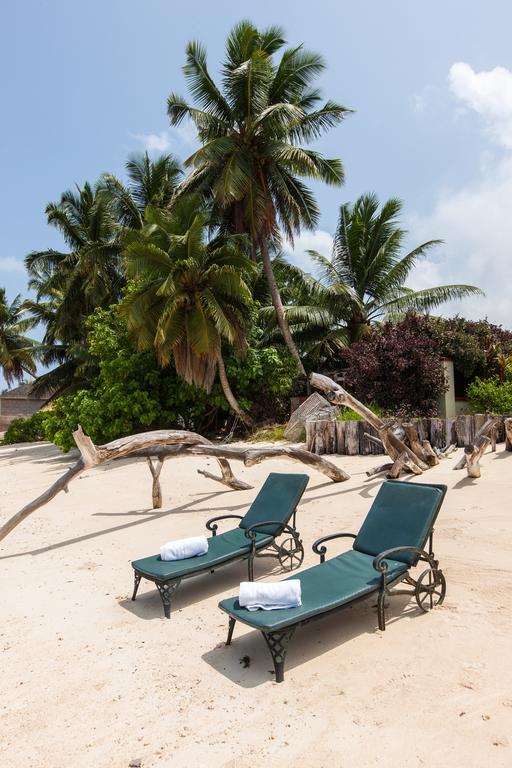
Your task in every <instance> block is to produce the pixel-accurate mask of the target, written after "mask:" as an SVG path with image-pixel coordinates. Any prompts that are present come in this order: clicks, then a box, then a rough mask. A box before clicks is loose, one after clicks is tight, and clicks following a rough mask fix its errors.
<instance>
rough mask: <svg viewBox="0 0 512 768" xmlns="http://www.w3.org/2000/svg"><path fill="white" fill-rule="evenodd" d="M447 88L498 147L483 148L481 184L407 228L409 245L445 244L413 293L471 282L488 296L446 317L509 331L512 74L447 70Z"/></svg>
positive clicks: (440, 201)
mask: <svg viewBox="0 0 512 768" xmlns="http://www.w3.org/2000/svg"><path fill="white" fill-rule="evenodd" d="M448 81H449V86H450V90H451V92H452V94H453V95H454V96H455V98H456V100H457V102H458V104H459V105H460V104H462V105H463V106H464V108H465V109H469V110H472V111H473V112H476V113H477V114H478V115H479V116H481V118H482V120H483V121H484V125H485V135H487V136H488V137H489V138H490V139H491V140H492V141H493V142H494V143H497V144H498V145H499V146H500V147H501V151H498V152H494V153H491V152H489V147H488V146H483V148H482V152H481V156H480V166H479V170H478V175H477V177H476V178H475V179H474V180H473V181H472V182H470V183H468V184H466V185H465V186H463V187H459V188H453V189H446V190H443V191H441V192H440V193H439V194H438V196H437V199H436V201H435V203H434V206H433V209H432V211H431V212H430V213H429V214H427V215H422V216H419V215H416V216H414V217H412V218H411V219H410V220H409V222H408V225H409V230H410V236H411V238H412V244H417V243H419V242H423V241H425V240H430V239H432V238H442V239H443V240H444V241H445V242H444V245H442V246H440V247H439V248H438V249H437V251H436V252H435V254H433V258H430V259H429V260H428V261H427V260H425V261H423V262H420V263H419V264H418V266H417V267H416V269H415V270H414V272H413V273H412V275H411V279H410V280H409V281H408V283H409V285H410V286H411V287H412V288H426V287H429V286H432V285H440V284H443V283H469V284H472V285H477V286H478V287H479V288H481V289H482V290H484V291H485V294H486V296H485V297H472V298H468V299H464V300H463V301H460V302H452V303H451V304H447V305H444V306H443V307H442V308H441V309H440V311H442V313H443V314H444V315H449V314H455V313H458V314H460V315H464V316H465V317H469V318H472V319H478V318H483V317H488V318H489V320H490V321H491V322H495V323H502V324H503V325H505V326H506V327H508V328H512V302H511V300H510V298H509V290H508V287H509V284H510V274H511V264H512V216H511V210H510V205H511V201H512V152H511V151H510V150H512V71H511V70H508V69H506V68H505V67H495V68H494V69H492V70H490V71H482V72H476V71H475V70H474V69H473V68H472V67H471V66H470V65H469V64H467V63H463V62H458V63H457V64H454V65H453V66H452V67H451V68H450V73H449V78H448Z"/></svg>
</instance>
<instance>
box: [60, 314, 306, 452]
mask: <svg viewBox="0 0 512 768" xmlns="http://www.w3.org/2000/svg"><path fill="white" fill-rule="evenodd" d="M87 324H88V337H87V341H88V347H89V352H90V353H91V355H92V356H93V359H94V361H95V362H96V363H97V366H98V369H99V373H98V375H97V377H96V378H95V379H94V381H92V382H91V383H90V385H89V386H88V388H87V389H81V390H79V391H78V392H76V393H75V394H73V395H67V396H64V397H60V398H57V399H56V400H55V401H54V407H53V410H52V411H51V412H50V413H49V415H48V420H47V422H46V436H47V439H48V440H51V441H52V442H54V443H55V444H56V445H59V446H60V447H61V448H62V449H63V450H64V451H68V450H69V449H70V448H72V447H73V445H74V440H73V436H72V432H73V430H74V429H76V427H77V425H78V424H80V425H81V427H82V428H83V430H84V431H85V432H86V434H88V435H89V436H90V437H91V439H92V440H93V442H95V443H105V442H108V441H110V440H113V439H115V438H117V437H122V436H123V435H129V434H133V433H136V432H140V431H145V430H147V429H150V428H162V429H166V428H180V429H190V430H193V431H195V432H200V433H202V434H204V433H208V432H211V431H212V430H215V429H217V428H218V427H219V425H223V424H224V422H225V421H226V419H229V418H231V419H232V415H231V414H230V411H229V406H228V404H227V402H226V400H225V398H224V394H223V392H222V389H221V387H220V384H219V383H218V382H216V383H215V384H214V386H213V387H212V390H211V392H210V393H209V394H208V393H206V392H205V391H204V390H201V389H197V388H196V387H194V386H192V385H190V384H187V383H186V382H185V381H184V380H183V379H182V378H181V377H179V376H178V375H177V373H176V370H175V368H174V366H173V365H169V366H168V367H167V368H165V369H162V368H160V367H159V366H158V364H157V361H156V359H155V357H154V355H153V354H152V353H151V352H137V351H136V350H135V348H134V345H133V343H132V342H131V340H130V339H129V338H128V333H127V329H126V324H125V322H124V319H123V318H122V316H121V315H120V313H119V310H118V307H117V306H113V307H111V308H110V309H108V310H97V311H96V312H95V313H94V314H93V315H92V316H91V317H90V318H89V319H88V321H87ZM225 364H226V371H227V374H228V377H229V380H230V383H231V386H232V388H233V391H234V392H235V393H236V396H237V399H238V402H239V403H240V405H241V407H242V408H244V409H246V410H249V409H252V413H253V415H254V416H255V418H256V420H260V421H263V420H265V421H270V420H273V421H278V420H280V418H281V417H282V416H285V415H286V413H287V409H288V405H289V403H288V397H289V395H290V392H291V390H292V386H293V382H294V379H295V377H296V374H297V367H296V363H295V361H294V360H293V358H291V356H290V355H289V354H288V353H287V352H285V351H284V350H280V349H279V350H278V349H275V348H273V347H269V348H267V349H257V348H251V349H249V350H248V352H247V355H246V356H245V357H244V358H243V359H240V358H238V357H237V356H236V355H234V354H233V353H228V354H226V357H225Z"/></svg>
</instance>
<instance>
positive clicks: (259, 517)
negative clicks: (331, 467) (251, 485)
mask: <svg viewBox="0 0 512 768" xmlns="http://www.w3.org/2000/svg"><path fill="white" fill-rule="evenodd" d="M308 480H309V476H308V475H288V474H281V473H279V472H271V473H270V474H269V476H268V477H267V479H266V480H265V482H264V483H263V485H262V487H261V490H260V492H259V493H258V495H257V496H256V498H255V499H254V501H253V503H252V504H251V506H250V507H249V509H248V510H247V512H246V514H245V516H244V518H243V519H242V521H241V522H240V528H249V527H250V526H251V525H254V524H255V523H262V522H266V521H267V520H279V521H280V522H283V523H286V522H287V521H288V520H289V519H290V517H291V515H292V512H293V511H294V509H295V508H296V506H297V504H298V503H299V501H300V499H301V496H302V494H303V493H304V491H305V490H306V486H307V484H308ZM278 530H279V528H278V526H276V525H267V526H263V528H261V532H262V533H270V534H272V536H275V535H276V533H277V532H278Z"/></svg>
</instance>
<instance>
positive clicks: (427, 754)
mask: <svg viewBox="0 0 512 768" xmlns="http://www.w3.org/2000/svg"><path fill="white" fill-rule="evenodd" d="M457 455H460V454H456V455H455V456H454V457H453V459H449V460H446V461H445V462H442V463H441V464H440V465H439V466H438V467H435V468H434V469H433V470H431V471H429V472H428V473H425V474H424V475H423V476H422V478H421V479H420V480H423V481H425V482H436V483H446V484H447V485H448V487H449V490H448V494H447V497H446V500H445V503H444V505H443V508H442V509H441V513H440V517H439V520H438V523H437V527H436V536H435V541H434V544H435V551H436V554H437V556H438V557H439V560H440V562H441V566H442V568H443V570H444V572H445V575H446V578H447V582H448V592H447V597H446V601H445V603H444V605H443V606H442V607H440V608H438V609H436V610H435V611H432V612H431V613H429V614H427V615H423V614H420V612H419V611H418V609H417V608H416V604H415V603H414V602H413V601H410V602H407V600H406V599H405V598H395V599H393V600H392V601H391V603H390V607H389V610H388V625H387V629H386V631H385V632H380V631H379V630H378V629H377V617H376V612H375V610H374V608H373V607H372V602H374V601H371V600H370V601H367V602H365V603H363V604H359V605H357V606H355V607H354V608H349V609H348V610H346V611H344V612H341V613H339V614H338V615H336V616H334V617H331V618H328V619H326V620H323V621H321V622H317V623H314V624H312V625H310V626H308V627H306V628H303V629H301V630H299V631H298V632H297V633H296V635H295V637H294V640H293V642H292V644H291V646H290V650H289V654H288V659H287V671H286V679H285V682H284V683H283V684H281V685H278V684H276V683H275V682H274V681H273V675H272V674H271V670H272V662H271V658H270V655H269V653H268V650H267V647H266V645H265V644H264V642H263V640H262V638H261V635H260V634H259V633H257V632H254V631H249V629H248V628H247V627H238V626H237V628H236V630H235V637H234V642H233V644H232V646H230V647H225V646H224V641H225V638H226V631H227V620H226V617H225V615H224V614H222V613H221V612H220V611H219V610H218V608H217V603H218V601H219V599H221V598H222V597H228V596H230V595H233V594H236V593H237V591H238V584H239V582H240V580H242V579H245V575H246V568H245V565H244V564H235V565H232V566H229V567H226V568H224V569H222V570H221V571H219V572H217V573H215V574H214V575H213V576H210V575H208V576H201V577H199V578H197V579H192V580H189V581H187V582H184V583H183V584H182V586H181V588H180V590H179V591H178V593H177V597H176V600H175V603H174V611H173V616H172V619H171V620H170V621H168V620H166V619H165V618H164V617H163V612H162V607H161V602H160V598H159V596H158V593H157V591H156V589H155V588H154V585H152V584H150V583H149V582H144V581H143V582H142V583H141V587H140V590H139V597H138V599H137V601H136V602H134V603H133V602H131V601H130V595H131V589H132V569H131V567H130V561H131V560H132V559H135V558H138V557H143V556H145V555H149V554H153V553H155V552H157V551H158V549H159V547H160V545H161V544H163V543H164V542H165V541H168V540H169V539H171V538H179V537H182V536H191V535H195V534H198V533H202V532H203V531H204V523H205V521H206V520H207V519H208V518H209V517H211V516H213V515H214V514H216V513H218V514H220V513H222V512H224V511H225V512H226V513H228V512H239V511H241V512H242V514H243V512H244V510H245V509H246V507H247V505H248V504H249V503H250V501H251V500H252V499H253V498H254V496H255V494H256V492H257V489H258V488H259V487H260V486H261V484H262V482H263V480H264V479H265V477H266V476H267V474H268V472H270V471H286V472H290V471H291V472H302V471H303V469H302V467H301V466H300V465H298V464H292V463H290V462H286V461H268V462H265V463H263V464H261V465H260V466H258V467H254V468H251V469H244V468H243V466H241V465H239V464H238V463H237V464H235V465H234V468H235V471H236V473H237V475H238V476H239V477H241V478H243V479H244V480H246V481H247V482H250V483H251V484H252V485H253V486H254V489H253V490H250V491H237V492H235V491H230V490H227V489H225V488H224V487H223V486H221V485H219V484H218V483H215V482H214V481H212V480H208V479H205V478H204V477H202V476H200V475H198V474H197V471H196V470H197V468H198V467H201V468H204V469H210V470H211V471H215V469H216V468H215V462H214V461H213V460H198V459H193V458H185V459H179V460H175V461H168V462H167V463H166V464H165V466H164V468H163V472H162V487H163V499H164V500H163V508H162V509H161V510H156V511H154V510H152V509H151V484H150V476H149V471H148V468H147V466H146V465H145V464H144V463H143V462H138V463H135V462H133V461H123V462H118V463H116V464H115V465H113V466H110V467H108V466H107V467H101V468H97V469H95V470H91V471H89V472H87V473H85V474H84V475H83V476H82V477H81V478H79V479H77V480H75V481H74V482H73V483H71V485H70V487H69V493H67V494H64V493H62V494H59V495H58V496H57V497H56V498H55V499H54V500H53V501H51V502H50V503H49V504H48V505H47V506H46V507H43V508H42V509H40V510H38V511H37V512H35V513H34V514H33V516H31V517H30V518H28V519H27V520H26V521H25V522H24V523H22V524H21V525H20V526H19V527H18V528H17V529H16V530H15V531H13V532H12V533H11V534H10V536H9V537H8V538H7V539H6V540H5V541H3V542H2V543H1V544H0V572H1V580H2V600H1V607H0V612H1V615H0V647H1V649H2V656H1V657H2V673H1V681H2V682H1V691H2V696H1V703H0V708H1V715H0V754H1V756H2V765H4V766H9V768H18V766H19V767H20V768H21V766H23V767H24V768H68V767H69V766H72V768H82V767H83V768H86V767H87V768H90V766H97V767H98V768H128V766H129V765H130V763H131V762H132V763H135V764H137V760H140V765H141V766H142V768H153V767H154V766H173V767H174V766H194V768H200V766H205V767H207V768H217V767H218V768H220V767H221V766H222V767H223V768H249V766H256V765H257V766H260V765H261V766H265V767H266V768H272V767H273V766H276V767H277V766H282V765H285V764H286V765H295V766H305V767H306V768H307V767H308V766H326V765H330V766H333V767H335V768H341V767H342V766H343V767H345V766H347V767H348V766H370V765H372V766H373V765H375V766H386V767H387V766H394V767H395V768H401V766H404V768H405V766H407V768H414V767H415V766H423V765H425V766H433V765H437V766H450V768H458V767H459V766H461V767H462V766H464V768H483V767H484V766H493V768H494V767H495V768H499V767H501V766H503V767H505V766H510V765H511V764H512V748H511V742H512V654H511V652H510V649H511V631H512V606H511V602H510V595H511V594H512V515H511V505H510V497H511V493H510V490H511V479H510V478H511V469H512V454H507V453H505V452H504V448H503V445H499V446H498V453H496V454H488V455H486V457H485V458H484V460H483V462H482V466H483V472H482V478H481V479H480V480H477V481H471V480H469V479H468V478H466V476H465V473H463V472H454V471H452V467H453V465H454V463H455V462H456V458H457ZM333 461H334V462H335V463H337V464H339V465H340V466H342V467H343V468H344V469H345V470H346V471H347V472H349V473H350V475H351V479H350V480H349V481H348V482H346V483H342V484H338V485H335V484H333V483H331V482H329V481H327V479H326V477H325V476H323V475H321V474H319V473H317V472H314V471H310V472H309V474H310V478H311V479H310V482H309V486H308V489H307V490H306V493H305V494H304V497H303V500H302V504H301V506H300V508H299V513H298V527H299V530H300V532H301V535H302V538H303V541H304V544H305V548H306V558H305V561H304V564H303V566H302V567H307V566H309V565H312V564H314V563H315V562H316V561H317V558H316V557H315V556H314V555H313V553H312V552H311V543H312V542H313V540H314V539H315V538H317V537H318V536H321V535H325V534H328V533H331V532H335V531H341V530H346V531H351V530H353V531H357V529H358V528H359V525H360V523H361V521H362V519H363V518H364V516H365V514H366V512H367V510H368V508H369V506H370V503H371V500H372V498H373V497H374V496H375V494H376V492H377V490H378V488H379V485H380V483H381V482H382V481H381V480H380V479H375V478H373V479H370V480H368V479H367V478H366V475H365V470H366V469H368V468H370V467H373V466H375V464H376V463H379V458H378V457H371V456H369V457H333ZM72 462H73V457H72V456H70V455H69V454H68V455H63V454H61V453H59V451H58V450H57V449H55V448H54V447H53V446H51V445H48V444H33V445H21V446H5V447H0V519H1V521H2V522H3V521H5V520H6V519H7V518H9V517H10V516H11V515H12V514H14V513H15V512H16V511H17V510H19V509H20V508H21V507H22V506H23V505H24V504H25V503H26V502H28V501H30V500H31V499H33V498H34V497H35V496H37V495H38V494H39V493H40V492H42V491H43V490H45V489H46V488H47V487H48V486H49V485H50V484H51V483H52V482H53V481H54V480H55V479H56V478H57V477H58V476H59V474H61V473H62V472H64V471H65V469H66V468H67V467H68V466H69V465H70V464H71V463H72ZM344 546H346V545H344V544H343V543H334V544H333V545H332V547H331V549H330V550H329V552H330V553H331V554H335V553H337V552H339V551H341V550H342V548H343V547H344ZM256 568H257V571H256V573H257V578H269V579H271V578H280V575H281V574H280V572H279V570H278V569H277V568H273V561H268V560H262V561H260V562H258V563H257V565H256ZM244 657H249V658H248V659H247V658H246V659H245V661H244V662H242V659H244ZM246 665H247V666H246Z"/></svg>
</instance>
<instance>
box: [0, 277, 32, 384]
mask: <svg viewBox="0 0 512 768" xmlns="http://www.w3.org/2000/svg"><path fill="white" fill-rule="evenodd" d="M32 325H33V324H32V322H31V320H30V319H29V318H28V317H27V314H26V311H25V308H24V306H23V304H22V301H21V297H20V296H16V297H15V298H14V299H13V301H12V302H10V303H9V301H8V300H7V296H6V293H5V290H4V289H3V288H0V370H1V371H2V373H3V377H4V379H5V381H6V382H7V384H9V385H11V384H13V383H14V382H16V381H21V380H22V379H23V376H24V375H25V374H28V375H33V374H34V373H35V370H36V365H35V357H34V354H35V348H34V342H33V341H32V340H31V339H30V338H28V336H27V335H26V332H27V331H28V330H30V328H31V327H32Z"/></svg>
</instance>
